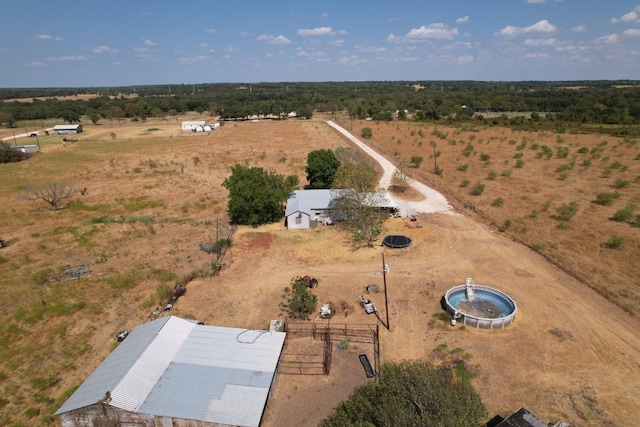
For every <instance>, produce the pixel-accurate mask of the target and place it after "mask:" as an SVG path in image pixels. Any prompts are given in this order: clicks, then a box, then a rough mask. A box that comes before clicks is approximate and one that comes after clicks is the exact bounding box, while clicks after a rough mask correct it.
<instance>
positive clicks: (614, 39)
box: [596, 34, 619, 44]
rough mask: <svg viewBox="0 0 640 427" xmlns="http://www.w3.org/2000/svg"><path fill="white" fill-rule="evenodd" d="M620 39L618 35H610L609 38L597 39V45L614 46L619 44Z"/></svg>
mask: <svg viewBox="0 0 640 427" xmlns="http://www.w3.org/2000/svg"><path fill="white" fill-rule="evenodd" d="M618 39H619V37H618V35H617V34H609V35H607V36H602V37H600V38H598V39H596V43H605V44H613V43H617V42H618Z"/></svg>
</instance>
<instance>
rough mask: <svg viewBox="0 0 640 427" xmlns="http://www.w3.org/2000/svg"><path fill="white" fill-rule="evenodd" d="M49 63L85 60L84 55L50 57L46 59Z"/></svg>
mask: <svg viewBox="0 0 640 427" xmlns="http://www.w3.org/2000/svg"><path fill="white" fill-rule="evenodd" d="M47 59H48V60H49V61H86V60H87V59H89V58H87V57H86V56H84V55H67V56H50V57H49V58H47Z"/></svg>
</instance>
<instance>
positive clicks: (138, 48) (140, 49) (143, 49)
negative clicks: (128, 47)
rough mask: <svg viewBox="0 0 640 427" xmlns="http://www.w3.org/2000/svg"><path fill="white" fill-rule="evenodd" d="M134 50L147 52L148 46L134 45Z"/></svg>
mask: <svg viewBox="0 0 640 427" xmlns="http://www.w3.org/2000/svg"><path fill="white" fill-rule="evenodd" d="M133 51H134V52H148V51H149V48H148V47H136V48H134V49H133Z"/></svg>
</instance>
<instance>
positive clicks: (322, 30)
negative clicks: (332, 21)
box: [297, 27, 335, 36]
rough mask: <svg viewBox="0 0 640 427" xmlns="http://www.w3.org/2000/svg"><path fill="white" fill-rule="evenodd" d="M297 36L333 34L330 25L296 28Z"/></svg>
mask: <svg viewBox="0 0 640 427" xmlns="http://www.w3.org/2000/svg"><path fill="white" fill-rule="evenodd" d="M297 34H298V35H299V36H333V35H334V34H335V33H334V32H333V28H331V27H318V28H309V29H301V30H298V33H297Z"/></svg>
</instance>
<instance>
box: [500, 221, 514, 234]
mask: <svg viewBox="0 0 640 427" xmlns="http://www.w3.org/2000/svg"><path fill="white" fill-rule="evenodd" d="M509 227H511V220H510V219H508V220H506V221H505V222H504V223H503V224H502V225H501V226H500V227H499V228H498V230H500V232H501V233H504V232H505V231H507V230H508V229H509Z"/></svg>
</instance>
